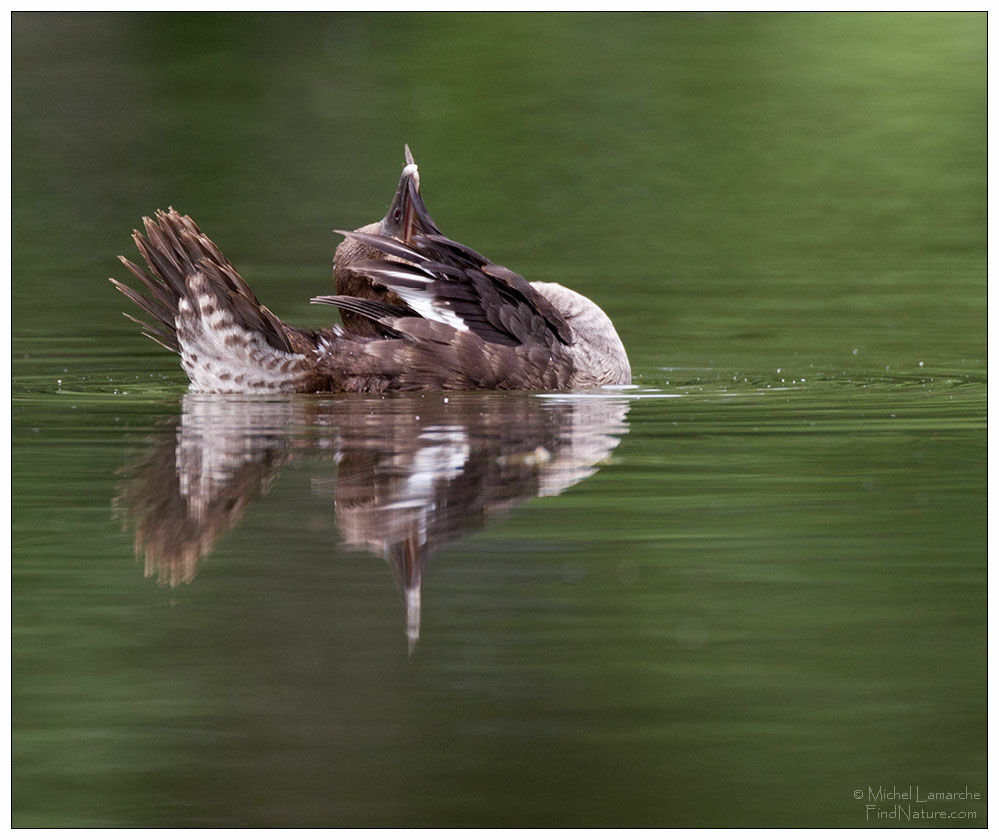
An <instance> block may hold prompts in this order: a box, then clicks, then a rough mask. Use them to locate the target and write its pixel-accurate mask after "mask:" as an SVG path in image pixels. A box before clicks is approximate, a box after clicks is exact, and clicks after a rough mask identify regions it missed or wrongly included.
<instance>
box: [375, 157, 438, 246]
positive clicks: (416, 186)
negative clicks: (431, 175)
mask: <svg viewBox="0 0 999 840" xmlns="http://www.w3.org/2000/svg"><path fill="white" fill-rule="evenodd" d="M417 233H440V231H439V230H438V229H437V225H436V224H434V220H433V219H431V218H430V214H429V213H428V212H427V208H426V206H425V205H424V204H423V199H422V198H421V197H420V170H419V167H417V165H416V163H415V161H414V160H413V155H412V153H411V152H410V151H409V146H406V165H405V166H404V167H403V169H402V176H401V177H400V178H399V186H398V187H396V190H395V195H394V196H393V197H392V203H391V204H390V205H389V209H388V212H387V213H386V214H385V218H384V219H382V234H383V235H384V236H392V237H395V238H396V239H399V240H401V241H402V242H406V243H411V242H412V240H413V236H414V235H415V234H417Z"/></svg>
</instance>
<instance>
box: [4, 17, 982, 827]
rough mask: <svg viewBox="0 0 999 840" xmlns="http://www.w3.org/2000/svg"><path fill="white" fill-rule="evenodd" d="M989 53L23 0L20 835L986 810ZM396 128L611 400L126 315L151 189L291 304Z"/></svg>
mask: <svg viewBox="0 0 999 840" xmlns="http://www.w3.org/2000/svg"><path fill="white" fill-rule="evenodd" d="M985 36H986V32H985V17H984V15H952V16H905V15H887V16H884V15H867V16H850V15H831V16H830V15H791V16H765V15H761V16H752V15H747V16H727V15H687V16H652V17H636V16H601V17H590V16H563V17H559V16H482V17H453V16H452V17H449V16H436V15H419V16H408V17H406V16H325V17H296V16H282V17H266V16H228V17H227V16H221V17H219V16H186V15H169V16H113V17H106V16H94V15H88V16H76V17H74V16H57V15H55V16H53V15H49V16H32V15H23V14H18V15H15V16H14V18H13V62H12V63H13V89H12V114H13V130H12V143H13V186H12V199H13V226H12V244H13V258H12V269H13V285H12V305H13V324H12V327H13V338H12V389H13V394H12V458H11V460H12V482H13V492H12V503H11V506H12V518H13V524H12V691H11V701H12V745H13V760H12V821H13V823H14V824H15V825H18V826H36V825H56V826H97V825H107V826H130V825H148V826H240V825H289V826H301V825H345V826H365V825H390V826H391V825H406V826H423V825H429V826H459V825H486V826H492V825H496V826H509V825H513V826H521V825H542V826H548V825H552V826H556V825H562V826H564V825H572V826H576V825H579V826H600V825H667V826H668V825H689V826H717V825H756V826H778V825H824V826H826V825H828V826H831V825H837V826H864V825H869V826H879V827H884V826H889V825H891V826H897V825H901V826H913V825H923V824H927V823H931V824H934V825H957V826H969V825H975V826H980V825H984V824H985V823H986V821H987V805H988V803H987V801H986V745H985V741H986V638H985V634H986V618H987V616H986V612H987V610H986V606H987V604H986V526H987V521H986V498H987V492H986V453H987V447H986V419H987V410H986V391H987V362H986V355H985V354H986V311H985V308H986V257H987V250H986V214H987V207H986V141H987V133H986V95H985V94H986V73H985V66H986V50H985V46H986V37H985ZM403 142H409V143H410V144H411V146H412V147H413V149H414V152H415V154H416V156H417V159H418V161H419V162H420V165H421V174H422V181H423V192H424V195H425V197H426V200H427V204H428V207H429V208H430V210H431V212H432V213H433V215H434V217H435V218H436V220H437V221H438V223H439V224H440V225H441V227H442V228H443V229H444V230H445V231H446V232H447V233H449V234H451V235H453V236H454V237H456V238H457V239H459V240H462V241H465V242H467V243H468V244H470V245H472V246H473V247H475V248H477V249H478V250H481V251H483V252H484V253H486V254H488V255H489V256H490V257H492V258H493V259H496V260H498V261H500V262H502V263H505V264H507V265H509V266H511V267H512V268H515V269H516V270H518V271H520V272H521V273H523V274H524V275H525V276H527V277H528V278H529V279H533V280H555V281H560V282H564V283H566V284H568V285H571V286H573V287H574V288H577V289H579V290H580V291H583V292H584V293H586V294H589V295H590V296H592V297H593V298H594V299H596V300H597V301H598V302H599V303H600V304H601V305H602V306H604V307H605V308H606V310H607V311H608V312H609V313H610V314H611V316H612V317H613V318H614V320H615V323H616V324H617V325H618V328H619V331H620V333H621V335H622V338H623V340H624V342H625V344H626V346H627V347H628V349H629V353H630V355H631V358H632V362H633V367H634V369H635V374H636V376H635V387H634V388H631V389H622V390H614V391H604V392H598V393H589V394H576V395H565V394H524V395H517V394H507V395H503V394H451V395H426V396H422V397H421V396H416V397H400V396H395V397H387V398H383V399H372V398H364V397H356V396H351V397H343V396H341V397H336V396H299V397H290V398H284V399H233V398H219V397H210V396H209V397H195V396H192V395H186V394H185V385H186V381H185V379H184V377H183V374H182V372H181V371H180V369H179V365H178V363H177V360H176V358H174V357H172V356H171V355H170V354H168V353H166V352H165V351H162V350H161V349H159V348H158V347H156V346H155V345H153V344H152V343H151V342H149V341H147V340H145V339H142V338H141V337H140V336H138V335H137V331H136V330H135V328H134V327H133V325H131V324H130V323H129V322H128V321H126V320H125V319H124V318H122V317H121V315H120V312H121V310H122V309H123V308H125V306H126V302H125V301H124V300H123V299H120V296H119V295H116V294H115V293H114V291H113V289H112V288H111V286H110V284H108V283H107V282H106V279H105V278H106V277H108V276H109V275H111V276H119V277H120V276H121V268H120V265H119V264H118V263H117V261H116V260H115V254H117V253H126V254H131V250H132V249H131V243H130V241H129V233H130V231H131V229H132V228H133V227H135V226H136V225H137V224H138V222H139V218H140V217H141V216H142V215H143V214H148V213H150V212H152V211H153V210H155V209H156V207H158V206H165V205H168V204H172V205H174V206H176V207H178V209H181V210H183V211H184V212H188V213H191V214H192V215H194V216H195V218H196V219H197V220H198V221H199V223H200V224H201V226H202V227H203V228H204V229H205V230H206V232H207V233H208V234H209V235H211V236H212V237H213V238H214V239H215V240H216V241H217V242H218V243H219V244H220V246H221V247H222V248H223V249H224V250H225V252H226V253H227V254H228V255H229V257H230V259H232V260H233V262H234V263H235V264H236V266H237V268H238V269H239V270H240V271H241V272H242V273H243V274H244V276H245V277H247V279H248V280H249V281H250V283H251V284H252V285H253V287H254V288H255V289H256V290H257V292H258V294H259V296H260V297H261V299H262V300H263V301H264V302H265V303H267V304H268V306H270V307H271V308H272V309H273V310H274V311H275V312H276V313H277V314H278V315H279V316H281V317H283V318H286V319H287V320H289V321H292V322H295V323H308V324H318V323H322V319H323V318H324V317H327V316H328V311H325V310H323V311H315V309H316V308H314V307H309V305H308V302H307V301H308V299H309V297H310V296H311V295H314V294H321V293H324V292H327V291H328V290H329V286H330V280H329V263H330V256H331V254H332V250H333V248H334V247H335V244H336V241H337V238H336V237H335V236H334V235H332V234H331V233H330V229H331V228H333V227H356V226H358V225H360V224H363V223H366V222H368V221H371V220H373V219H375V218H377V217H379V216H381V214H382V213H383V212H384V207H385V205H386V204H387V202H388V200H389V199H390V198H391V193H392V190H393V188H394V184H395V180H396V178H397V176H398V170H399V167H400V165H401V163H402V144H403ZM917 788H918V789H917ZM879 789H880V793H879ZM894 791H899V792H902V793H910V792H911V799H907V800H898V801H896V800H892V799H890V798H886V797H885V793H886V792H887V793H888V794H891V793H892V792H894ZM934 793H945V794H946V793H949V794H954V793H960V794H962V795H970V796H972V797H973V796H975V795H976V794H977V795H978V797H979V798H977V799H964V800H957V799H952V800H950V801H945V802H944V803H943V804H941V803H940V802H938V801H937V800H935V799H932V798H931V795H932V794H934ZM896 804H901V805H902V806H903V810H898V809H895V810H893V808H894V806H895V805H896ZM904 809H908V812H906V811H905V810H904ZM940 811H943V812H944V814H945V816H944V817H940V816H931V817H929V818H927V817H926V816H925V814H927V813H933V814H936V813H937V812H940ZM907 813H911V814H912V816H907Z"/></svg>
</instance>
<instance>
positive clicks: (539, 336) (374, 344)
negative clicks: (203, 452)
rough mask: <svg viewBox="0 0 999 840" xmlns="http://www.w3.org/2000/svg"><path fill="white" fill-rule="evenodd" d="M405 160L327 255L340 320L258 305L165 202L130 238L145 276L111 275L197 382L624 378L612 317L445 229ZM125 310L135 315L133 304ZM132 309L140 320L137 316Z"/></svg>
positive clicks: (236, 387)
mask: <svg viewBox="0 0 999 840" xmlns="http://www.w3.org/2000/svg"><path fill="white" fill-rule="evenodd" d="M406 160H407V162H406V165H405V167H404V168H403V171H402V176H401V177H400V180H399V186H398V188H397V190H396V194H395V197H394V198H393V201H392V204H391V205H390V207H389V211H388V213H386V215H385V218H383V219H382V220H381V221H379V222H375V223H373V224H370V225H366V226H364V227H362V228H359V229H358V230H356V231H349V232H348V231H337V232H338V233H341V234H342V235H343V236H344V237H345V239H344V241H343V242H342V243H340V245H339V247H338V248H337V251H336V254H335V257H334V284H335V289H336V294H335V295H328V296H319V297H316V298H313V302H315V303H323V304H331V305H334V306H336V307H338V308H339V310H340V314H341V321H342V326H341V325H335V326H333V327H330V328H326V329H319V330H312V329H299V328H296V327H293V326H290V325H288V324H286V323H284V322H283V321H281V320H280V319H279V318H277V317H276V316H275V315H274V314H273V313H271V312H270V310H268V309H267V307H265V306H263V305H262V304H261V303H260V302H259V301H258V300H257V298H256V296H255V295H254V294H253V291H252V290H251V289H250V287H249V286H248V285H247V283H246V281H244V280H243V278H242V277H240V275H239V274H238V273H237V272H236V270H235V269H234V268H233V267H232V265H231V264H230V263H229V261H228V260H227V259H226V258H225V256H223V254H222V252H221V251H220V250H219V249H218V247H217V246H216V245H215V244H214V243H213V242H212V241H211V240H210V239H209V238H208V237H207V236H205V234H204V233H202V232H201V230H200V229H199V228H198V226H197V225H196V224H195V223H194V222H193V221H192V220H191V219H190V217H188V216H183V215H181V214H180V213H178V212H177V211H175V210H173V209H172V208H171V209H169V210H168V211H167V212H163V211H158V212H157V213H156V218H155V219H150V218H145V219H144V220H143V222H144V228H145V232H144V234H143V233H140V232H138V231H136V232H135V233H134V236H133V239H134V241H135V243H136V246H137V247H138V249H139V253H140V254H141V255H142V257H143V259H144V260H145V262H146V268H145V269H143V268H141V267H139V266H138V265H136V264H135V263H133V262H131V261H130V260H128V259H126V258H124V257H121V258H120V259H121V261H122V263H123V264H124V265H125V267H126V268H127V269H128V270H129V271H130V272H131V273H132V274H133V275H134V276H135V277H136V278H137V279H138V280H139V281H140V282H141V284H142V287H143V291H142V292H139V291H136V290H134V289H132V288H130V287H129V286H126V285H125V284H123V283H119V282H118V281H117V280H113V279H112V281H111V282H112V283H113V284H114V285H115V287H116V288H117V289H118V290H119V291H121V292H122V293H123V294H124V295H125V296H126V297H128V298H129V299H130V300H132V301H133V302H134V303H135V304H136V305H138V306H139V307H140V308H141V309H142V310H143V311H144V312H145V313H146V314H147V315H148V316H150V317H151V318H152V323H151V324H149V323H144V322H142V321H137V323H139V324H140V325H141V326H143V327H144V328H145V334H146V335H148V336H149V337H150V338H152V339H153V340H155V341H157V342H159V343H160V344H161V345H163V346H164V347H166V348H167V349H168V350H172V351H174V352H177V353H179V354H180V357H181V365H182V366H183V368H184V370H185V372H186V373H187V375H188V377H189V379H190V381H191V390H192V391H198V392H213V393H278V392H315V391H331V392H345V391H346V392H373V393H381V392H385V391H395V390H401V391H413V390H448V389H460V390H482V389H507V390H542V389H544V390H549V389H570V388H591V387H597V386H601V385H622V384H627V383H629V382H630V381H631V369H630V366H629V364H628V358H627V354H626V352H625V349H624V346H623V344H622V343H621V340H620V338H619V337H618V335H617V332H616V330H615V329H614V326H613V324H612V323H611V320H610V318H608V317H607V315H606V314H605V313H604V312H603V311H602V310H601V309H600V308H599V307H598V306H596V304H594V303H593V302H592V301H590V300H589V299H588V298H586V297H584V296H583V295H580V294H579V293H577V292H574V291H572V290H571V289H567V288H565V287H563V286H561V285H559V284H557V283H528V282H527V281H526V280H524V278H522V277H521V276H520V275H519V274H516V273H515V272H513V271H511V270H510V269H508V268H505V267H503V266H500V265H497V264H495V263H493V262H491V261H490V260H488V259H486V258H485V257H483V256H482V255H481V254H479V253H477V252H476V251H473V250H472V249H471V248H468V247H467V246H464V245H461V244H460V243H458V242H455V241H453V240H451V239H449V238H447V237H446V236H444V235H443V234H442V233H441V232H440V230H439V229H438V228H437V225H436V224H435V223H434V221H433V219H432V218H431V217H430V214H429V213H428V212H427V210H426V207H425V206H424V204H423V200H422V197H421V195H420V190H419V185H420V182H419V170H418V168H417V166H416V163H415V162H414V161H413V159H412V155H411V154H410V152H409V148H408V147H407V148H406ZM127 317H130V318H131V316H127ZM132 320H136V319H135V318H132Z"/></svg>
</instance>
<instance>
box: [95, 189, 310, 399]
mask: <svg viewBox="0 0 999 840" xmlns="http://www.w3.org/2000/svg"><path fill="white" fill-rule="evenodd" d="M143 225H144V227H145V235H143V234H142V233H140V232H139V231H135V232H134V233H133V236H132V238H133V240H134V241H135V244H136V247H138V249H139V253H140V254H141V255H142V257H143V259H144V260H145V262H146V268H145V269H143V268H140V267H139V266H138V265H136V264H135V263H133V262H132V261H131V260H128V259H126V258H125V257H119V259H120V260H121V262H122V264H123V265H124V266H125V267H126V268H127V269H128V270H129V271H130V272H131V273H132V274H133V275H134V276H135V277H136V278H137V279H138V280H139V282H140V283H141V284H142V289H143V291H141V292H140V291H136V290H135V289H133V288H130V287H129V286H126V285H125V284H123V283H120V282H118V281H117V280H115V279H113V278H112V279H111V282H112V283H113V284H114V286H115V288H116V289H118V291H120V292H121V293H122V294H123V295H125V296H126V297H127V298H128V299H129V300H131V301H132V302H133V303H134V304H136V305H137V306H138V307H139V308H140V309H141V310H143V312H145V313H146V315H148V316H149V317H150V319H151V322H145V321H141V320H139V319H138V318H134V317H132V316H131V315H129V314H128V313H125V316H126V317H127V318H129V319H130V320H132V321H135V322H136V323H137V324H139V326H141V327H142V328H143V334H144V335H146V336H148V337H149V338H151V339H152V340H153V341H156V342H157V343H159V344H161V345H162V346H163V347H165V348H167V349H168V350H172V351H174V352H175V353H179V354H180V357H181V364H182V365H183V367H184V370H185V372H186V373H187V375H188V377H189V378H190V380H191V389H192V390H193V391H206V392H216V393H227V392H230V393H272V392H282V391H284V392H293V391H312V390H318V389H322V388H323V387H324V385H323V382H321V381H318V380H317V373H316V370H315V364H314V362H312V361H311V359H310V354H311V352H312V351H313V350H314V348H315V346H316V343H317V341H318V340H319V339H320V338H321V336H320V334H319V333H316V332H313V331H310V330H299V329H296V328H294V327H291V326H289V325H287V324H285V323H284V322H282V321H281V320H280V319H279V318H277V317H276V316H275V315H274V314H273V313H272V312H271V311H270V310H269V309H267V307H265V306H263V305H261V303H260V302H259V301H258V300H257V298H256V296H255V295H254V294H253V292H252V291H251V289H250V287H249V286H248V285H247V284H246V281H245V280H243V278H242V277H240V276H239V274H238V273H237V272H236V270H235V269H234V268H233V267H232V265H231V264H230V263H229V261H228V260H227V259H226V258H225V257H224V256H223V254H222V252H221V251H220V250H219V249H218V247H217V246H216V245H215V243H214V242H212V241H211V240H210V239H209V238H208V237H207V236H205V235H204V234H203V233H202V232H201V230H200V229H199V228H198V226H197V225H196V224H195V223H194V221H193V220H192V219H191V218H190V217H189V216H182V215H181V214H180V213H178V212H177V211H176V210H174V209H173V208H170V209H169V210H168V211H166V212H163V211H162V210H158V211H157V212H156V218H155V220H154V219H150V218H144V219H143Z"/></svg>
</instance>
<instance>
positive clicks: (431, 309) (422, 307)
mask: <svg viewBox="0 0 999 840" xmlns="http://www.w3.org/2000/svg"><path fill="white" fill-rule="evenodd" d="M389 288H390V289H391V290H392V291H393V292H395V293H396V294H397V295H399V297H401V298H402V299H403V300H404V301H406V303H408V304H409V305H410V306H411V307H412V308H413V309H415V310H416V311H417V312H418V313H419V314H420V315H422V316H423V317H424V318H426V319H427V320H428V321H437V322H438V323H441V324H447V325H448V326H449V327H454V328H455V329H456V330H461V331H462V332H468V324H466V323H465V322H464V321H463V320H462V319H461V318H460V317H459V316H458V315H457V314H456V313H455V312H454V310H452V309H450V308H449V307H448V306H447V305H446V304H444V303H442V302H441V301H439V300H438V299H437V298H436V297H435V296H434V294H433V292H431V291H430V290H429V289H410V288H408V287H406V286H392V285H389Z"/></svg>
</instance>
